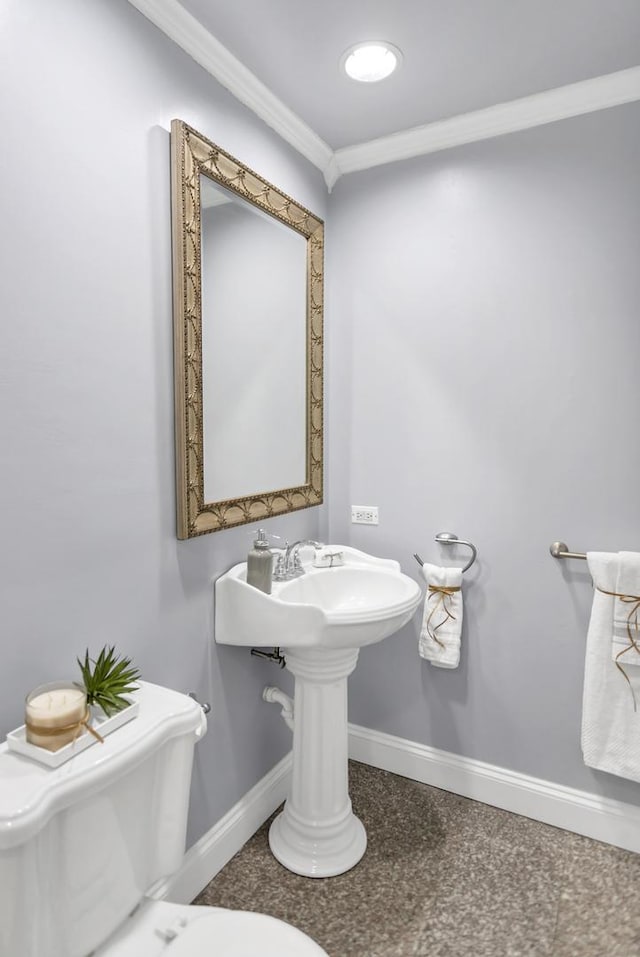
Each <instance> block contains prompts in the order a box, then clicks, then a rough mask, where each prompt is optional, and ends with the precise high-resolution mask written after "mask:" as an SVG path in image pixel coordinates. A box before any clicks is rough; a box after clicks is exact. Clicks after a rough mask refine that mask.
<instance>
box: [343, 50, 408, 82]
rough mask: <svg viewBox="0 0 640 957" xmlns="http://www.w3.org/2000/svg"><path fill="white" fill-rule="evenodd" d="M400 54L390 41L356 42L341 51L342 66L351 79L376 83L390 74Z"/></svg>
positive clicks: (397, 64)
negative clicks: (344, 51) (344, 50)
mask: <svg viewBox="0 0 640 957" xmlns="http://www.w3.org/2000/svg"><path fill="white" fill-rule="evenodd" d="M401 60H402V54H401V52H400V50H399V49H398V48H397V47H394V46H393V44H392V43H386V42H383V41H381V40H369V41H367V42H366V43H356V44H355V46H352V47H349V49H348V50H347V51H346V53H343V55H342V60H341V61H340V62H341V63H342V68H343V70H344V71H345V73H346V74H347V76H349V77H351V79H352V80H359V81H360V82H361V83H377V82H378V80H384V79H386V78H387V77H388V76H391V74H392V73H393V71H394V70H395V69H396V68H397V67H398V66H399V65H400V61H401Z"/></svg>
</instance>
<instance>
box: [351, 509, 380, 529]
mask: <svg viewBox="0 0 640 957" xmlns="http://www.w3.org/2000/svg"><path fill="white" fill-rule="evenodd" d="M351 524H352V525H377V524H378V506H377V505H352V506H351Z"/></svg>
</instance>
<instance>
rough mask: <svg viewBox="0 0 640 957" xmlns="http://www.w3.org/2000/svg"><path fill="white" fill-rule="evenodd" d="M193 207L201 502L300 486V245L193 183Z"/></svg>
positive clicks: (219, 190) (203, 183)
mask: <svg viewBox="0 0 640 957" xmlns="http://www.w3.org/2000/svg"><path fill="white" fill-rule="evenodd" d="M200 203H201V207H202V212H201V224H202V246H201V256H202V422H203V433H204V435H203V439H204V444H203V452H204V497H205V501H207V502H215V501H221V500H223V499H231V498H236V497H239V496H247V495H255V494H257V493H259V492H261V491H264V490H265V489H279V488H291V487H292V486H296V485H302V484H304V481H305V478H306V464H307V463H306V455H305V448H306V441H305V440H306V434H305V433H306V401H305V392H306V335H307V330H306V271H307V244H306V240H305V238H304V236H302V235H301V234H300V233H298V232H296V231H295V230H293V229H291V228H290V227H288V226H285V225H284V223H281V222H280V221H279V220H277V219H275V218H274V217H273V216H269V215H267V213H263V212H262V210H261V209H259V208H258V207H257V206H253V205H252V204H251V203H248V202H247V201H246V200H245V199H243V198H241V197H239V196H237V195H236V194H234V193H232V192H231V190H228V189H226V188H225V187H222V186H218V185H216V184H214V183H213V182H212V181H211V180H210V179H209V178H208V177H206V176H203V175H202V174H201V178H200ZM247 262H250V263H251V276H250V281H248V279H249V277H248V276H247V275H245V272H244V271H245V268H246V263H247Z"/></svg>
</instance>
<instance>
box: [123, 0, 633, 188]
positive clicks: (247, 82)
mask: <svg viewBox="0 0 640 957" xmlns="http://www.w3.org/2000/svg"><path fill="white" fill-rule="evenodd" d="M129 2H130V3H131V4H132V5H133V6H134V7H136V8H137V9H138V10H139V11H140V12H141V13H142V14H143V15H144V16H146V17H147V18H148V19H149V20H151V21H152V22H153V23H155V24H156V26H158V27H159V28H160V29H161V30H162V31H163V32H164V33H166V34H167V36H169V37H170V38H171V39H172V40H174V41H175V42H176V43H177V44H178V45H179V46H181V47H182V49H183V50H185V51H186V52H187V53H188V54H189V55H190V56H191V57H193V59H194V60H196V62H198V63H199V64H200V65H201V66H203V67H204V68H205V69H206V70H208V71H209V73H211V74H212V76H214V77H215V78H216V79H217V80H218V81H219V82H220V83H222V85H223V86H225V87H227V89H229V90H230V91H231V93H233V95H234V96H236V97H237V99H238V100H240V101H241V102H242V103H244V104H245V105H247V106H248V107H249V108H250V109H252V110H253V111H254V113H256V115H257V116H259V117H260V118H261V119H262V120H264V122H265V123H268V124H269V126H271V127H272V128H273V129H274V130H276V132H278V133H279V134H280V135H281V136H282V137H283V138H284V139H285V140H287V142H288V143H290V144H291V145H292V146H294V147H295V149H297V150H298V151H299V152H300V153H301V154H302V155H303V156H305V157H306V158H307V159H309V160H310V161H311V162H312V163H314V164H315V165H316V166H317V167H318V168H319V169H320V170H322V172H323V174H324V177H325V180H326V182H327V186H328V187H329V189H331V187H332V186H333V184H334V183H335V182H336V180H337V179H338V177H339V176H341V175H343V174H345V173H351V172H354V171H355V170H362V169H367V168H369V167H371V166H376V165H380V164H382V163H390V162H394V161H396V160H401V159H406V158H408V157H411V156H419V155H422V154H425V153H430V152H434V151H436V150H442V149H447V148H449V147H451V146H456V145H459V144H461V143H469V142H473V141H476V140H481V139H486V138H489V137H493V136H500V135H503V134H505V133H511V132H515V131H516V130H523V129H527V128H529V127H532V126H539V125H541V124H543V123H551V122H554V121H556V120H560V119H565V118H567V117H571V116H578V115H580V114H582V113H589V112H592V111H594V110H601V109H606V108H608V107H611V106H617V105H619V104H622V103H629V102H633V101H637V100H640V0H233V2H229V0H225V2H223V0H129ZM367 39H369V40H370V39H383V40H389V41H390V42H391V43H393V44H395V45H396V46H398V47H400V49H401V50H402V51H403V54H404V60H403V64H402V67H401V69H400V70H399V71H398V72H397V73H396V74H394V75H393V76H392V77H391V78H390V79H388V80H386V81H383V82H381V83H373V84H364V83H355V82H354V81H353V80H349V79H347V77H346V76H344V75H343V74H342V73H341V71H340V68H339V63H340V58H341V56H342V54H343V53H344V51H345V50H346V49H347V48H348V47H350V46H351V45H352V44H354V43H357V42H359V41H362V40H367Z"/></svg>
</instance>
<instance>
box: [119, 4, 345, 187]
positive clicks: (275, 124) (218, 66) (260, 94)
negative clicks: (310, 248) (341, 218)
mask: <svg viewBox="0 0 640 957" xmlns="http://www.w3.org/2000/svg"><path fill="white" fill-rule="evenodd" d="M129 3H130V4H131V5H132V6H133V7H135V8H136V9H137V10H139V11H140V13H142V14H143V15H144V16H145V17H146V18H147V19H148V20H150V21H151V22H152V23H154V24H155V26H157V27H158V28H159V29H160V30H162V32H163V33H165V34H166V35H167V36H168V37H169V39H170V40H173V41H174V43H176V44H177V45H178V46H179V47H180V48H181V49H182V50H184V52H185V53H187V54H188V55H189V56H190V57H191V58H192V59H193V60H195V61H196V63H198V64H199V65H200V66H202V67H204V69H205V70H207V72H208V73H210V74H211V75H212V76H213V77H215V79H216V80H218V82H219V83H221V84H222V86H224V87H225V88H226V89H227V90H229V92H230V93H232V94H233V96H235V97H236V99H238V100H240V102H241V103H244V105H245V106H248V107H249V109H250V110H252V111H253V112H254V113H255V114H256V116H258V117H260V119H261V120H264V122H265V123H266V124H267V125H268V126H270V127H271V129H272V130H275V132H276V133H278V134H279V135H280V136H281V137H282V138H283V139H284V140H286V142H287V143H289V144H290V145H291V146H293V147H294V149H296V150H297V151H298V153H301V154H302V156H305V157H306V158H307V159H308V160H309V161H310V162H311V163H313V165H314V166H316V167H317V168H318V169H319V170H321V171H322V173H323V174H324V173H325V171H326V170H327V168H328V167H329V166H330V164H331V162H332V159H333V150H332V149H331V147H330V146H328V145H327V144H326V143H325V142H324V140H322V139H321V138H320V137H319V136H318V134H317V133H316V132H315V131H314V130H312V129H311V127H310V126H307V124H306V123H305V122H304V121H303V120H301V119H300V117H299V116H297V114H295V113H294V112H293V110H290V109H289V107H287V106H285V104H284V103H283V102H282V100H280V99H279V98H278V97H277V96H276V95H275V94H274V93H272V92H271V90H270V89H269V88H268V87H266V86H265V85H264V83H261V81H260V80H259V79H258V78H257V77H256V76H255V75H254V74H253V73H252V72H251V71H250V70H248V69H247V67H245V66H244V64H242V63H241V62H240V60H238V59H237V58H236V57H234V56H233V54H232V53H230V52H229V50H227V48H226V47H225V46H223V45H222V43H220V41H219V40H217V39H216V38H215V37H214V36H213V34H211V33H210V32H209V31H208V30H207V29H206V28H205V27H203V26H202V24H201V23H200V22H199V20H196V18H195V17H194V16H192V15H191V14H190V13H188V11H187V10H185V9H184V7H182V6H181V4H180V3H178V2H177V0H129Z"/></svg>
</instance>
